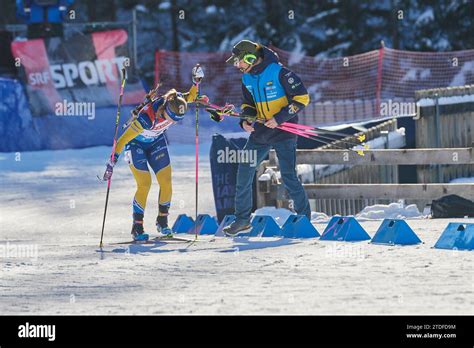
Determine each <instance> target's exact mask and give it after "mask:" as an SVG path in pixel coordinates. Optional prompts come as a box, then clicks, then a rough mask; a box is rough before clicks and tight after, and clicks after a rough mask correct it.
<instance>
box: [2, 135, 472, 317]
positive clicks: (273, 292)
mask: <svg viewBox="0 0 474 348" xmlns="http://www.w3.org/2000/svg"><path fill="white" fill-rule="evenodd" d="M170 149H171V156H172V163H173V172H174V176H173V178H174V198H173V208H172V215H171V221H174V219H175V218H176V216H177V215H178V214H180V213H187V214H191V215H192V214H194V147H193V146H192V145H189V146H188V145H180V146H173V144H171V146H170ZM109 151H110V149H109V148H108V147H95V148H87V149H80V150H63V151H41V152H30V153H27V152H25V153H20V154H15V153H0V183H1V185H0V195H1V201H0V212H1V216H0V218H1V221H0V226H1V230H0V268H1V270H0V274H1V275H0V313H1V314H163V313H165V314H189V313H192V314H376V313H377V314H379V313H380V314H385V313H386V314H389V313H398V314H441V313H443V314H448V313H449V314H473V313H474V296H473V290H474V289H473V284H474V278H473V274H474V272H473V256H474V253H473V252H467V251H449V250H437V249H432V246H433V245H434V243H435V242H436V240H437V239H438V237H439V236H440V234H441V232H442V231H443V229H444V228H445V227H446V225H447V223H448V222H449V221H460V222H471V223H473V222H474V219H449V220H448V219H446V220H444V219H441V220H429V219H424V218H421V217H420V216H419V215H417V214H414V217H415V218H414V219H411V218H409V219H408V220H407V221H408V224H409V225H410V226H411V227H412V228H413V230H414V231H415V233H417V235H418V236H419V237H420V238H421V239H422V240H423V241H424V242H425V243H424V244H421V245H417V246H408V247H399V246H383V245H372V244H368V243H367V242H362V243H338V242H324V241H319V240H318V239H312V240H288V239H277V238H251V239H245V238H238V239H237V238H236V239H235V240H232V239H227V238H217V239H216V241H215V242H209V241H208V240H209V239H210V238H211V237H210V236H202V237H200V241H199V242H197V243H195V244H194V245H192V246H190V247H189V248H186V245H185V244H171V243H170V244H159V245H154V246H150V245H135V246H131V247H130V248H127V247H124V246H123V245H122V246H120V245H111V243H114V242H120V241H124V240H128V239H129V231H130V227H131V221H130V220H131V218H130V206H131V200H132V196H133V193H134V190H135V188H134V182H133V178H132V175H131V174H130V172H129V170H128V168H127V166H126V165H125V163H124V162H120V164H119V165H118V167H116V171H115V173H114V177H113V181H112V190H111V195H110V202H109V210H108V218H107V224H106V230H105V247H104V251H103V252H100V251H99V249H98V242H99V238H100V229H101V222H102V214H103V206H104V199H105V192H106V187H105V185H104V184H103V183H100V182H98V180H97V179H96V175H97V174H102V172H103V168H104V162H105V160H106V157H107V156H108V153H109ZM208 151H209V145H206V146H202V147H201V156H200V158H201V164H200V192H201V196H200V202H199V204H200V212H201V213H209V214H213V215H214V214H215V211H214V204H213V199H212V186H211V180H210V168H209V162H208ZM153 184H154V186H153V188H152V190H151V192H150V196H149V200H148V207H147V212H149V214H148V215H146V217H145V220H146V221H145V228H146V229H148V230H149V231H151V233H152V234H153V233H154V230H153V227H154V226H153V223H154V219H155V217H156V211H157V198H156V197H157V194H158V187H157V185H156V182H155V180H153ZM399 208H400V207H399ZM377 209H378V210H377ZM377 209H375V208H374V209H368V211H367V212H366V213H369V212H370V211H372V212H373V211H385V212H386V213H387V212H392V211H395V210H396V207H395V206H392V207H391V208H389V207H385V208H384V207H377ZM384 209H385V210H384ZM271 211H272V209H271V208H265V209H264V210H262V211H260V213H262V212H264V213H269V212H270V213H271ZM400 211H407V209H402V208H400V209H399V213H400ZM415 215H416V216H415ZM381 216H386V215H384V213H383V212H382V213H380V214H379V215H377V216H376V217H381ZM313 217H314V218H315V219H314V221H315V222H316V223H315V226H316V227H317V229H318V230H319V231H320V232H322V231H323V229H324V227H325V226H326V222H327V218H326V217H324V216H323V215H321V214H317V213H314V216H313ZM369 218H373V216H366V219H362V220H363V221H361V224H362V226H363V227H364V228H365V229H366V230H367V232H368V233H369V234H370V235H371V236H373V235H374V233H375V231H376V230H377V228H378V227H379V225H380V223H381V220H380V219H378V220H373V219H369Z"/></svg>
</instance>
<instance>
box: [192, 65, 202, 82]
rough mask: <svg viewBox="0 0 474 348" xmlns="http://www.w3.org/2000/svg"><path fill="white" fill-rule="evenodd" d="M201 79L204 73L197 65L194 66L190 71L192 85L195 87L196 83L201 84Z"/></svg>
mask: <svg viewBox="0 0 474 348" xmlns="http://www.w3.org/2000/svg"><path fill="white" fill-rule="evenodd" d="M203 77H204V71H203V70H202V68H201V67H200V66H199V64H196V66H195V67H194V68H193V70H192V78H193V83H194V84H195V85H196V84H198V83H201V81H202V79H203Z"/></svg>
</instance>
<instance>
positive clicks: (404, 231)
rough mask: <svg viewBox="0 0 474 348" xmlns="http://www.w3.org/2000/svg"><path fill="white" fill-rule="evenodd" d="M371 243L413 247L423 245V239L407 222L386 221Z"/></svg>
mask: <svg viewBox="0 0 474 348" xmlns="http://www.w3.org/2000/svg"><path fill="white" fill-rule="evenodd" d="M370 242H371V243H374V244H388V245H394V244H397V245H413V244H419V243H421V239H420V238H418V236H417V235H416V234H415V232H413V230H412V229H411V228H410V226H408V224H407V223H406V221H405V220H400V219H385V220H384V221H383V222H382V224H381V225H380V227H379V228H378V230H377V232H376V233H375V235H374V237H373V238H372V240H371V241H370Z"/></svg>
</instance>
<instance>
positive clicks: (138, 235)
mask: <svg viewBox="0 0 474 348" xmlns="http://www.w3.org/2000/svg"><path fill="white" fill-rule="evenodd" d="M132 237H133V240H135V241H147V240H148V238H149V236H148V234H147V233H145V231H144V230H143V214H140V213H133V226H132Z"/></svg>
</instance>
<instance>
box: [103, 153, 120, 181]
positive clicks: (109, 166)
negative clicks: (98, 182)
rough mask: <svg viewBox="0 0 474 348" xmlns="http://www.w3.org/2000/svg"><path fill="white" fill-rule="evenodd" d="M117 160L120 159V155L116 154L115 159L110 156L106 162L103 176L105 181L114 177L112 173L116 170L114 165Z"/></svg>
mask: <svg viewBox="0 0 474 348" xmlns="http://www.w3.org/2000/svg"><path fill="white" fill-rule="evenodd" d="M117 161H118V155H117V154H114V157H113V159H112V158H109V160H108V161H107V163H106V164H105V165H106V167H105V173H104V177H103V180H104V181H108V180H110V178H111V177H112V174H113V172H114V166H115V164H116V163H117Z"/></svg>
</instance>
